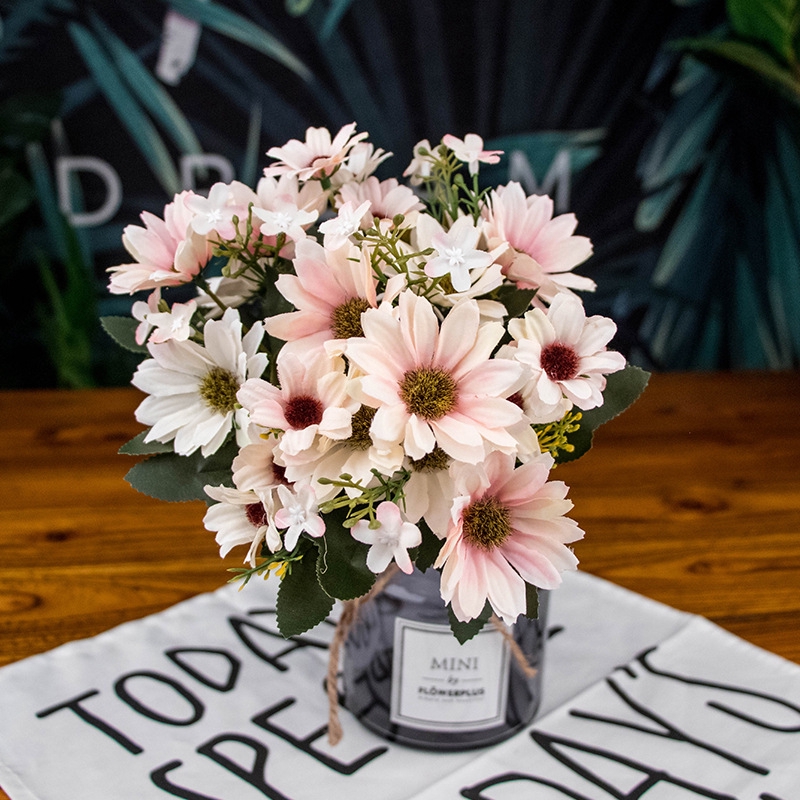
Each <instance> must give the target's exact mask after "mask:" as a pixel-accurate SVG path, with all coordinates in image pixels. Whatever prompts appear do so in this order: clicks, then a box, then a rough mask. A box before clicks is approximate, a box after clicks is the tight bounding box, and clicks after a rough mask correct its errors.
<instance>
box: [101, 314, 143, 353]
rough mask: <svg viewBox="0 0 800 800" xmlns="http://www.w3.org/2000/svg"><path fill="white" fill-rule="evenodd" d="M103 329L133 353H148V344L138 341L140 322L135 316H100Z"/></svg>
mask: <svg viewBox="0 0 800 800" xmlns="http://www.w3.org/2000/svg"><path fill="white" fill-rule="evenodd" d="M100 324H101V325H102V326H103V330H104V331H105V332H106V333H107V334H108V335H109V336H110V337H111V338H112V339H113V340H114V341H115V342H116V343H117V344H118V345H119V346H120V347H124V348H125V349H126V350H130V351H131V352H132V353H147V352H148V350H147V345H144V344H137V343H136V328H137V327H138V326H139V323H138V322H137V321H136V320H135V319H133V317H100Z"/></svg>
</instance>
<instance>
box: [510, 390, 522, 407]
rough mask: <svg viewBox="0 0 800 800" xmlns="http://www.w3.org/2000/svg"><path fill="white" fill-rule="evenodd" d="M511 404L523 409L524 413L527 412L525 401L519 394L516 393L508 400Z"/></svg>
mask: <svg viewBox="0 0 800 800" xmlns="http://www.w3.org/2000/svg"><path fill="white" fill-rule="evenodd" d="M508 402H509V403H513V404H514V405H515V406H517V407H518V408H521V409H522V410H523V411H524V410H525V399H524V398H523V396H522V395H521V394H520V393H519V392H514V394H512V395H511V397H509V398H508Z"/></svg>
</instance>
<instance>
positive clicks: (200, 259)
mask: <svg viewBox="0 0 800 800" xmlns="http://www.w3.org/2000/svg"><path fill="white" fill-rule="evenodd" d="M189 194H190V193H189V192H181V193H180V194H177V195H175V199H174V200H173V201H172V202H171V203H168V204H167V205H166V206H165V207H164V218H163V219H161V218H160V217H157V216H156V215H155V214H151V213H150V212H148V211H143V212H142V214H141V218H142V222H144V227H141V226H140V225H127V226H126V227H125V230H124V231H123V234H122V243H123V245H124V246H125V249H126V250H127V251H128V252H129V253H130V254H131V255H132V256H133V258H134V263H131V264H120V265H119V266H117V267H111V268H110V269H109V270H108V272H110V273H111V280H110V282H109V287H108V288H109V291H110V292H111V294H133V293H134V292H138V291H140V290H141V289H156V288H158V287H161V286H179V285H180V284H182V283H189V282H190V281H191V280H192V279H193V278H194V277H195V275H197V274H198V273H199V272H200V270H201V269H202V268H203V267H204V266H205V265H206V264H207V263H208V260H209V259H210V258H211V250H212V248H211V245H210V244H209V243H208V241H207V240H206V237H205V236H202V235H201V234H198V233H195V232H194V231H192V230H191V222H192V220H193V219H194V216H195V215H194V213H193V212H192V211H191V210H190V209H189V208H188V207H187V205H186V199H187V198H188V196H189Z"/></svg>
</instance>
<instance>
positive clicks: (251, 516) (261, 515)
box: [244, 503, 267, 528]
mask: <svg viewBox="0 0 800 800" xmlns="http://www.w3.org/2000/svg"><path fill="white" fill-rule="evenodd" d="M244 513H245V514H247V521H248V522H249V523H250V524H251V525H252V526H253V527H254V528H260V527H261V526H262V525H266V524H267V512H266V511H265V510H264V506H263V505H262V504H261V503H250V505H247V506H245V507H244Z"/></svg>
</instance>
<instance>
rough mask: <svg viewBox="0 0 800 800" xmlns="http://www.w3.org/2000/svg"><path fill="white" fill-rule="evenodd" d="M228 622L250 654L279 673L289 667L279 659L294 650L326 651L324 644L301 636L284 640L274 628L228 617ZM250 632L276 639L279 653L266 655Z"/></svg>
mask: <svg viewBox="0 0 800 800" xmlns="http://www.w3.org/2000/svg"><path fill="white" fill-rule="evenodd" d="M251 613H264V614H266V613H270V612H269V610H264V611H263V612H261V611H259V612H251ZM228 622H229V624H230V626H231V627H232V628H233V630H234V632H235V633H236V635H237V636H238V637H239V639H241V641H242V643H243V644H244V645H245V647H247V648H248V649H249V650H250V652H251V653H253V654H254V655H256V656H258V658H260V659H261V660H262V661H266V662H267V663H268V664H271V665H272V666H273V667H275V669H277V670H279V671H280V672H286V671H288V669H289V666H288V665H287V664H285V663H283V661H281V658H283V657H284V656H287V655H289V653H293V652H294V651H295V650H302V649H303V648H304V647H316V648H317V649H320V650H327V649H328V646H327V645H326V644H323V643H321V642H318V641H316V640H314V639H311V638H307V637H303V636H296V637H293V638H291V639H285V638H284V637H283V636H282V635H281V633H280V631H279V630H277V629H276V628H269V627H265V626H264V625H259V624H258V623H256V622H253V621H252V620H249V619H246V618H244V617H228ZM250 631H256V632H258V634H264V635H265V636H267V637H270V638H272V639H276V640H277V641H278V642H279V643H280V649H279V651H278V652H276V653H268V652H267V651H266V650H264V648H263V647H262V646H261V645H259V644H258V643H257V642H256V640H255V637H254V636H253V635H252V634H251V633H250ZM259 638H262V639H263V638H264V637H263V636H259Z"/></svg>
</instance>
